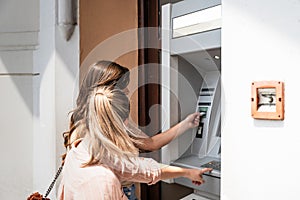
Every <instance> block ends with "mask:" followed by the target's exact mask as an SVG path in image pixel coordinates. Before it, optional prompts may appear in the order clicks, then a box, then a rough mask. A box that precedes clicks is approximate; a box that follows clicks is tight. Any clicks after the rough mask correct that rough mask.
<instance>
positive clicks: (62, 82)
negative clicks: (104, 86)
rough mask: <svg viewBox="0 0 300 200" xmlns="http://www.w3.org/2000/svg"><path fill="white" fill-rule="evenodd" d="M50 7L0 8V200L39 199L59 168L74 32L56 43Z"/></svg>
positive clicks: (74, 71)
mask: <svg viewBox="0 0 300 200" xmlns="http://www.w3.org/2000/svg"><path fill="white" fill-rule="evenodd" d="M55 2H56V1H39V0H28V1H24V2H23V1H18V0H11V1H1V3H0V92H1V98H0V99H1V100H0V125H1V130H0V133H1V140H0V157H1V160H2V162H1V165H0V177H1V178H0V199H10V200H19V199H26V197H27V196H28V195H30V194H31V193H33V192H35V191H39V192H40V193H42V194H45V192H46V189H47V188H48V186H49V185H50V183H51V181H52V179H53V178H54V175H55V173H56V170H57V169H58V166H59V165H60V163H61V158H60V156H61V154H62V153H63V152H64V148H63V138H62V132H64V131H66V130H67V128H68V116H67V114H68V112H69V111H70V110H71V109H72V107H73V102H74V97H75V96H76V93H77V89H78V85H77V81H76V80H77V79H78V70H79V31H78V26H77V27H76V28H75V32H74V35H73V36H72V38H71V40H69V41H65V40H64V39H63V38H62V36H61V35H60V34H59V32H58V27H57V25H56V14H57V11H56V9H57V5H56V4H55ZM55 196H56V191H55V188H54V190H53V191H52V193H51V195H50V198H51V199H56V198H55Z"/></svg>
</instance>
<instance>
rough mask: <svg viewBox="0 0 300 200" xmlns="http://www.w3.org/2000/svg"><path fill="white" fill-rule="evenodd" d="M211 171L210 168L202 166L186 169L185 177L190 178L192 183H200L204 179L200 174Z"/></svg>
mask: <svg viewBox="0 0 300 200" xmlns="http://www.w3.org/2000/svg"><path fill="white" fill-rule="evenodd" d="M210 171H212V168H204V169H186V175H185V177H186V178H188V179H190V180H191V181H192V183H193V184H195V185H201V184H203V183H204V182H205V181H204V180H203V177H202V174H204V173H205V172H210Z"/></svg>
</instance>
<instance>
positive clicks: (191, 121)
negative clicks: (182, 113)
mask: <svg viewBox="0 0 300 200" xmlns="http://www.w3.org/2000/svg"><path fill="white" fill-rule="evenodd" d="M182 122H183V123H185V125H186V126H187V127H188V128H195V127H197V126H199V122H200V113H199V112H195V113H192V114H190V115H188V116H187V117H186V118H185V119H184V120H183V121H182Z"/></svg>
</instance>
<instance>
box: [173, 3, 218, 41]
mask: <svg viewBox="0 0 300 200" xmlns="http://www.w3.org/2000/svg"><path fill="white" fill-rule="evenodd" d="M172 21H173V25H172V26H173V27H172V30H173V38H177V37H182V36H186V35H190V34H195V33H201V32H205V31H210V30H214V29H218V28H221V5H217V6H213V7H210V8H206V9H203V10H199V11H196V12H193V13H189V14H186V15H183V16H179V17H175V18H173V20H172Z"/></svg>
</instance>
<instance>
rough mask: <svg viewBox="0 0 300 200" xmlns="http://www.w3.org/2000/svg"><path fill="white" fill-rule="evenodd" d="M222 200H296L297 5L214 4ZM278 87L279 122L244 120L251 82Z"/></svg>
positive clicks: (268, 1) (286, 1)
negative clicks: (218, 8) (217, 7)
mask: <svg viewBox="0 0 300 200" xmlns="http://www.w3.org/2000/svg"><path fill="white" fill-rule="evenodd" d="M222 7H223V8H222V9H223V14H222V15H223V16H222V18H223V22H222V82H223V98H222V103H223V112H222V113H223V119H222V120H223V121H222V122H223V123H222V186H221V188H222V189H221V197H222V198H221V199H222V200H241V199H242V200H253V199H255V200H260V199H261V200H266V199H274V200H275V199H277V200H282V199H299V179H300V172H299V170H298V169H299V168H300V160H299V155H300V148H299V147H300V134H299V130H298V129H299V113H300V107H299V106H298V102H299V100H298V96H299V94H298V91H299V85H300V84H299V75H298V73H297V72H296V70H297V68H299V66H300V57H299V55H300V45H299V44H300V12H299V11H300V1H296V0H279V1H272V0H264V1H261V0H252V1H246V0H240V1H236V0H226V1H223V2H222ZM263 80H278V81H283V82H284V83H285V120H284V121H265V120H254V119H253V118H252V117H251V102H250V98H251V82H252V81H263Z"/></svg>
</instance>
